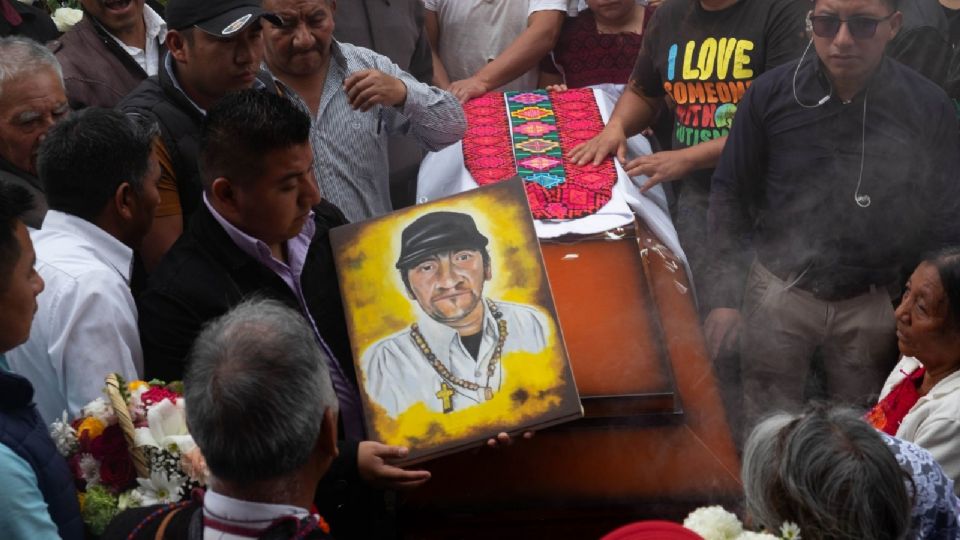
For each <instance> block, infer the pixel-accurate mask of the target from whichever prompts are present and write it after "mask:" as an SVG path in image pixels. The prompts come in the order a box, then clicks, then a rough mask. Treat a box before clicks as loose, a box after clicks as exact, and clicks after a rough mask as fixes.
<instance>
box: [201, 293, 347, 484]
mask: <svg viewBox="0 0 960 540" xmlns="http://www.w3.org/2000/svg"><path fill="white" fill-rule="evenodd" d="M327 361H328V360H327V359H326V354H325V353H324V352H322V351H321V350H320V346H319V345H318V344H317V340H316V337H315V336H314V333H313V330H312V329H311V328H310V326H309V325H308V324H307V321H306V319H304V318H303V315H301V314H300V313H299V312H297V311H295V310H293V309H291V308H289V307H287V306H286V305H284V304H282V303H281V302H278V301H277V300H270V299H260V298H253V299H250V300H247V301H244V302H243V303H241V304H239V305H237V306H236V307H234V308H233V309H231V310H230V311H229V312H228V313H226V314H225V315H223V316H221V317H220V318H218V319H214V320H213V321H211V322H210V323H209V324H208V325H207V326H206V327H205V328H204V329H203V331H202V332H201V333H200V335H199V336H198V337H197V339H196V341H195V342H194V344H193V348H192V350H191V351H190V356H189V365H188V368H187V373H186V375H185V376H184V378H183V397H184V398H185V399H186V403H187V426H188V427H189V429H190V433H191V434H192V435H193V438H194V440H196V442H197V445H198V446H199V447H200V450H201V451H202V452H203V456H204V458H205V459H206V461H207V466H208V467H209V468H210V472H212V473H213V474H214V475H215V476H217V477H219V478H221V479H223V480H228V481H232V482H256V481H264V480H270V479H276V478H278V477H283V476H285V475H287V474H290V473H292V472H294V471H296V470H297V469H298V468H299V467H301V466H303V464H304V463H306V462H307V459H309V457H310V453H311V452H312V451H313V448H314V445H315V444H316V442H317V437H318V436H319V434H320V431H321V427H322V424H323V415H324V411H326V410H327V409H331V410H332V411H333V412H336V411H337V409H338V405H337V395H336V393H334V390H333V386H332V383H331V381H330V374H329V372H328V370H327Z"/></svg>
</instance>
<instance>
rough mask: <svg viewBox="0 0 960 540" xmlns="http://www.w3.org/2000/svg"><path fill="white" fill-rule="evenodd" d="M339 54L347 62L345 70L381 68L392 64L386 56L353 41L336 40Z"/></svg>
mask: <svg viewBox="0 0 960 540" xmlns="http://www.w3.org/2000/svg"><path fill="white" fill-rule="evenodd" d="M337 45H338V46H339V48H340V54H342V55H343V58H344V59H345V60H346V62H347V71H348V72H353V71H357V70H360V69H383V68H384V67H386V66H390V65H393V61H392V60H390V59H389V58H388V57H386V56H384V55H382V54H380V53H378V52H377V51H374V50H373V49H368V48H366V47H361V46H359V45H354V44H353V43H345V42H343V41H338V42H337Z"/></svg>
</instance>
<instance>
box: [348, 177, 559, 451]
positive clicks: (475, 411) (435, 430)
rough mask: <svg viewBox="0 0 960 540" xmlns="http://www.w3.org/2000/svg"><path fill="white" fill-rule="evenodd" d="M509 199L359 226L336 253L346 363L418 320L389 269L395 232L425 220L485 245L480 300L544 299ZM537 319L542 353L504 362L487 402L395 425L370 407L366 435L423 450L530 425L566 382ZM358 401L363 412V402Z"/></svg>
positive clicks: (517, 205) (484, 197) (407, 416)
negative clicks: (486, 273)
mask: <svg viewBox="0 0 960 540" xmlns="http://www.w3.org/2000/svg"><path fill="white" fill-rule="evenodd" d="M515 193H517V191H516V190H512V191H505V190H500V189H486V190H479V191H476V192H473V193H472V194H471V196H470V197H467V198H454V199H451V200H446V201H438V202H437V203H433V204H429V205H424V206H422V207H415V208H413V209H410V210H409V211H407V212H400V213H397V214H395V215H391V216H387V217H385V218H383V219H379V220H376V221H373V222H371V223H368V224H365V225H362V226H361V228H360V229H359V230H358V231H357V232H356V234H355V235H353V239H354V241H353V242H351V243H349V244H347V245H345V246H343V247H342V249H343V251H342V252H341V254H340V263H341V266H343V268H342V269H341V274H340V288H341V290H342V294H343V297H344V298H345V299H349V300H348V302H347V312H348V318H349V319H350V323H351V327H352V328H351V329H352V333H353V335H352V338H353V340H352V341H353V346H354V358H356V359H358V360H359V359H360V358H362V357H363V352H364V351H365V350H366V349H367V348H368V347H370V346H372V345H373V344H374V343H376V342H377V341H379V340H381V339H383V338H385V337H388V336H390V335H392V334H394V333H396V332H399V331H401V330H404V329H406V328H409V326H410V324H411V323H412V322H414V321H416V320H417V318H418V317H419V316H421V314H422V311H421V310H420V308H419V306H417V304H416V302H415V301H414V300H411V299H410V298H409V297H408V296H407V293H406V290H405V288H404V285H403V281H402V280H401V278H400V272H399V271H398V270H397V269H396V268H395V265H396V262H397V258H398V257H399V253H400V236H401V231H402V230H403V229H404V228H405V227H406V226H407V225H408V224H410V223H412V222H413V221H414V220H416V219H417V218H419V217H420V216H422V215H424V214H427V213H431V212H436V211H451V212H462V213H465V214H469V215H470V216H472V217H473V219H474V221H475V222H476V224H477V228H478V229H479V230H480V232H481V234H483V235H484V236H486V237H487V238H488V239H489V240H490V243H489V244H488V245H487V249H488V251H489V252H490V258H491V266H492V270H493V276H492V278H491V280H490V281H487V282H486V283H485V285H484V289H483V294H484V296H486V297H488V298H491V299H493V300H495V301H496V300H504V301H508V302H516V303H520V304H531V305H534V306H539V305H541V303H542V302H543V300H544V299H546V298H548V297H549V296H548V292H547V284H546V283H545V282H544V279H543V273H542V270H541V269H540V266H539V261H538V255H539V250H540V247H539V244H538V243H537V241H536V236H535V234H534V232H533V225H532V223H531V222H530V214H529V210H528V209H527V207H526V205H525V204H523V203H522V202H519V201H517V200H514V199H512V198H509V195H510V194H515ZM520 193H522V191H521V192H520ZM343 270H348V271H346V272H344V271H343ZM541 311H543V312H544V314H545V315H547V316H548V319H549V320H550V323H551V328H550V339H549V341H548V343H547V347H545V348H544V350H543V351H541V352H540V353H536V354H533V353H525V352H515V353H511V354H507V355H504V357H503V359H502V362H503V368H504V371H505V377H504V380H503V385H502V386H501V388H500V391H499V392H498V393H497V394H496V395H495V396H494V399H493V400H491V401H489V402H486V403H483V404H480V405H477V406H473V407H467V408H465V409H462V410H457V411H454V412H452V413H448V414H444V413H440V412H433V411H431V410H429V409H428V408H427V406H426V405H424V404H421V403H417V404H415V405H413V406H412V407H410V408H409V409H407V410H406V411H404V412H403V413H401V414H400V416H399V417H397V418H392V417H390V416H388V415H387V414H386V411H385V410H384V409H382V408H380V407H379V406H375V407H372V410H373V414H372V422H373V425H372V426H370V427H371V428H373V429H372V432H373V433H375V434H377V435H376V436H377V437H378V438H379V440H381V441H382V442H384V443H387V444H403V445H410V446H412V447H416V448H419V449H425V448H428V447H434V446H438V445H441V444H444V443H447V442H450V441H451V440H455V439H460V438H463V437H470V436H475V435H483V434H490V433H496V432H497V431H500V430H503V429H507V428H509V427H510V426H516V425H520V424H523V423H526V422H528V421H530V420H534V419H536V418H537V417H538V416H540V415H542V414H544V413H546V412H547V411H549V410H550V409H551V408H553V407H556V406H557V405H558V404H559V403H560V402H561V398H562V395H563V392H562V390H563V388H564V386H565V385H566V384H568V383H570V381H567V380H566V379H565V377H564V375H565V369H564V368H565V356H564V354H563V349H562V347H560V346H558V335H557V325H556V322H555V321H554V320H553V317H552V316H550V314H549V313H548V312H547V310H545V309H543V308H541ZM508 330H509V329H508ZM508 339H509V338H508ZM520 396H522V398H521V397H520ZM366 401H367V403H368V405H370V404H371V401H370V399H369V397H367V400H366Z"/></svg>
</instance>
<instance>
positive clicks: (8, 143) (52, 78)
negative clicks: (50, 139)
mask: <svg viewBox="0 0 960 540" xmlns="http://www.w3.org/2000/svg"><path fill="white" fill-rule="evenodd" d="M68 112H70V106H69V105H68V104H67V97H66V95H65V93H64V89H63V78H62V76H61V73H60V64H58V63H57V59H56V58H54V57H53V54H51V53H50V51H48V50H47V49H45V48H44V47H43V46H41V45H40V44H39V43H37V42H35V41H32V40H29V39H26V38H20V37H9V38H0V180H2V181H5V182H11V183H14V184H18V185H20V186H22V187H24V188H26V189H27V191H29V192H30V194H31V195H32V196H33V198H34V201H35V207H34V208H33V210H31V211H30V212H29V213H28V214H27V215H25V216H23V220H24V223H26V224H27V225H28V226H30V227H33V228H40V224H41V223H42V222H43V216H44V214H46V212H47V198H46V196H45V195H44V189H43V184H41V183H40V181H39V180H38V179H37V149H38V148H39V147H40V141H42V140H43V136H44V135H45V134H46V133H47V130H48V129H50V126H52V125H53V124H55V123H57V121H59V120H60V119H61V118H63V117H64V116H65V115H66V114H67V113H68Z"/></svg>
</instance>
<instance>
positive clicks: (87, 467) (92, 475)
mask: <svg viewBox="0 0 960 540" xmlns="http://www.w3.org/2000/svg"><path fill="white" fill-rule="evenodd" d="M79 465H80V476H82V477H83V479H84V480H86V481H87V487H91V486H95V485H97V484H99V483H100V462H99V461H97V458H95V457H93V456H92V455H90V454H83V455H82V456H80V463H79Z"/></svg>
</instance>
